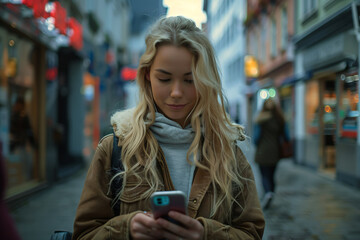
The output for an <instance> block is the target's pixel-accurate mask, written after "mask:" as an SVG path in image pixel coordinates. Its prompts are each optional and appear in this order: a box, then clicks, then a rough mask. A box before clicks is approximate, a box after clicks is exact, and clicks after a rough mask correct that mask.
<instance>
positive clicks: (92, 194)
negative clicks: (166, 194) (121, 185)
mask: <svg viewBox="0 0 360 240" xmlns="http://www.w3.org/2000/svg"><path fill="white" fill-rule="evenodd" d="M112 146H113V137H112V135H108V136H106V137H104V138H103V139H102V140H101V141H100V143H99V145H98V147H97V149H96V152H95V155H94V158H93V161H92V163H91V165H90V169H89V171H88V174H87V177H86V181H85V185H84V189H83V192H82V196H81V198H80V202H79V206H78V209H77V212H76V217H75V223H74V233H73V239H119V240H120V239H130V231H129V230H130V220H131V218H132V217H133V216H134V215H135V214H136V213H138V212H142V211H150V206H149V203H148V200H147V199H140V197H139V196H140V194H139V192H141V191H145V189H147V188H148V186H146V185H141V186H140V187H139V188H137V189H136V191H134V190H132V189H131V188H132V187H133V185H132V184H131V182H130V183H128V184H127V185H126V187H125V189H124V192H123V194H122V196H121V205H120V215H119V216H115V215H114V213H113V211H112V208H111V198H110V196H109V195H108V186H109V185H108V184H109V179H110V178H109V175H108V171H109V169H110V164H111V160H110V158H111V156H110V155H111V153H112ZM236 156H237V159H238V160H239V161H240V163H241V165H242V169H243V170H242V177H243V182H244V186H245V188H244V191H243V193H242V194H241V195H240V196H239V198H238V199H237V200H238V202H239V203H240V204H241V206H243V207H244V208H240V207H239V206H237V205H236V207H234V209H233V213H232V215H233V217H232V222H231V224H230V225H226V224H223V223H222V222H221V220H220V219H210V218H209V215H210V206H211V204H212V201H211V200H212V194H211V188H209V186H210V183H211V180H210V175H209V173H208V172H206V171H205V170H202V169H197V170H196V171H195V175H194V180H193V184H192V188H191V192H190V196H189V202H188V214H189V215H190V216H191V217H193V218H196V219H198V220H199V221H200V222H201V223H202V224H203V226H204V229H205V237H204V239H231V240H233V239H261V237H262V234H263V231H264V226H265V222H264V216H263V213H262V210H261V207H260V204H259V199H258V195H257V191H256V186H255V182H254V177H253V173H252V170H251V167H250V165H249V163H248V162H247V160H246V158H245V156H244V155H243V153H242V151H241V150H240V148H237V150H236ZM158 163H159V164H158V166H159V168H160V172H161V173H162V176H163V183H164V189H160V190H174V187H173V184H172V182H171V178H170V174H169V170H168V168H167V165H166V161H165V159H164V158H163V155H162V154H159V157H158ZM245 179H248V180H245ZM134 184H135V183H134Z"/></svg>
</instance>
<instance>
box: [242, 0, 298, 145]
mask: <svg viewBox="0 0 360 240" xmlns="http://www.w3.org/2000/svg"><path fill="white" fill-rule="evenodd" d="M245 26H246V42H247V45H246V46H247V55H248V58H250V57H251V58H250V60H251V61H254V62H256V63H257V64H256V67H257V70H256V71H255V74H253V73H252V72H254V71H249V70H247V72H248V73H247V86H248V92H247V96H248V121H249V122H250V123H253V121H254V118H255V117H256V116H257V114H258V111H259V110H260V109H261V107H262V104H263V101H264V100H265V99H266V98H274V99H276V101H278V102H279V104H280V105H281V108H282V110H283V112H284V116H285V119H286V122H287V124H288V126H289V130H290V137H291V138H292V137H293V132H294V111H293V109H294V108H293V106H294V98H293V96H294V94H293V92H294V90H293V85H292V84H290V82H291V79H292V78H293V77H294V48H293V44H292V41H291V40H292V37H293V35H294V31H295V30H294V26H295V25H294V1H293V0H276V1H275V0H274V1H270V0H269V1H258V0H248V1H247V18H246V21H245ZM246 64H249V63H248V62H246ZM250 67H253V66H251V65H250ZM250 129H252V126H250Z"/></svg>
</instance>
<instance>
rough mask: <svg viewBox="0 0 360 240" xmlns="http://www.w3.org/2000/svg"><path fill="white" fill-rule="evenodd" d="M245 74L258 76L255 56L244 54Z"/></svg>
mask: <svg viewBox="0 0 360 240" xmlns="http://www.w3.org/2000/svg"><path fill="white" fill-rule="evenodd" d="M244 65H245V66H244V68H245V69H244V70H245V76H246V77H252V78H256V77H258V76H259V64H258V62H257V60H256V59H255V57H253V56H245V64H244Z"/></svg>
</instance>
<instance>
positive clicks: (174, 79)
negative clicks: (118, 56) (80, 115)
mask: <svg viewBox="0 0 360 240" xmlns="http://www.w3.org/2000/svg"><path fill="white" fill-rule="evenodd" d="M137 83H138V85H139V89H140V94H139V96H140V101H139V103H138V105H137V106H136V108H135V109H130V110H126V111H122V112H118V113H116V114H114V115H113V116H112V118H111V124H112V126H113V128H114V131H115V134H116V136H118V138H119V145H121V147H122V154H121V160H122V163H123V165H124V168H125V170H124V171H119V172H118V173H117V174H116V175H115V176H114V177H111V176H109V175H107V172H109V169H110V154H111V151H112V143H113V138H112V137H111V136H109V137H105V138H103V139H102V140H101V142H100V143H99V146H98V148H97V150H96V153H95V156H94V159H93V161H92V164H91V166H90V169H89V173H88V176H87V179H86V182H85V186H84V189H83V193H82V197H81V199H80V203H79V206H78V209H77V214H76V218H75V223H74V236H73V239H104V238H106V239H108V238H111V239H261V237H262V234H263V230H264V217H263V213H262V210H261V207H260V203H259V200H258V196H257V192H256V187H255V183H254V178H253V173H252V170H251V168H250V166H249V164H248V162H247V160H246V158H245V156H244V155H243V153H242V152H241V150H240V149H239V147H238V146H237V142H238V141H244V140H245V136H244V134H243V129H242V128H241V127H240V126H238V125H236V124H233V123H231V122H230V119H229V117H228V116H227V114H226V112H225V109H224V97H223V95H222V91H221V82H220V77H219V73H218V68H217V64H216V61H215V55H214V51H213V48H212V46H211V44H210V42H209V41H208V39H207V38H206V36H205V34H204V33H203V32H202V31H201V30H200V29H198V28H197V27H196V25H195V23H194V22H193V21H191V20H189V19H186V18H184V17H169V18H163V19H160V20H159V21H158V22H157V23H155V25H154V26H153V28H152V29H151V31H150V33H149V34H148V36H147V37H146V51H145V53H144V54H143V56H142V57H141V59H140V63H139V67H138V74H137ZM117 177H121V178H122V179H123V184H122V188H121V190H120V191H119V194H118V195H117V196H116V197H115V199H111V197H109V191H108V190H109V188H110V186H111V183H113V182H112V180H114V179H115V178H117ZM164 190H181V191H183V192H184V193H185V195H186V196H187V199H188V215H184V214H181V213H177V212H169V216H170V217H171V218H173V219H174V220H176V221H178V222H180V223H181V224H182V226H179V225H175V224H173V223H171V222H169V221H166V220H165V219H162V218H160V219H156V220H155V219H154V218H153V217H152V215H151V213H148V212H150V204H149V197H150V196H151V194H152V193H153V192H155V191H164ZM117 200H120V215H118V216H115V214H114V213H113V212H112V209H111V206H110V205H111V203H115V202H116V201H117Z"/></svg>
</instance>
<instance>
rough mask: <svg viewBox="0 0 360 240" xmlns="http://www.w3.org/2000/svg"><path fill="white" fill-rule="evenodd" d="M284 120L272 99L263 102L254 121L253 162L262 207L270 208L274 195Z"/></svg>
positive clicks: (283, 136)
mask: <svg viewBox="0 0 360 240" xmlns="http://www.w3.org/2000/svg"><path fill="white" fill-rule="evenodd" d="M284 129H285V119H284V116H283V113H282V111H281V109H280V107H279V106H278V105H277V104H276V102H275V101H274V100H273V99H272V98H268V99H266V100H265V101H264V104H263V107H262V109H261V111H260V113H259V114H258V116H257V118H256V120H255V130H254V142H255V145H256V151H255V162H256V163H257V164H258V165H259V168H260V172H261V178H262V185H263V188H264V197H263V199H262V203H261V204H262V207H263V208H264V209H266V208H268V207H269V206H270V203H271V201H272V199H273V197H274V193H275V186H276V184H275V171H276V166H277V164H278V162H279V160H280V158H281V154H280V147H281V145H280V143H281V141H282V138H286V140H287V141H288V140H289V139H288V137H287V136H285V135H286V133H285V130H284Z"/></svg>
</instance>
